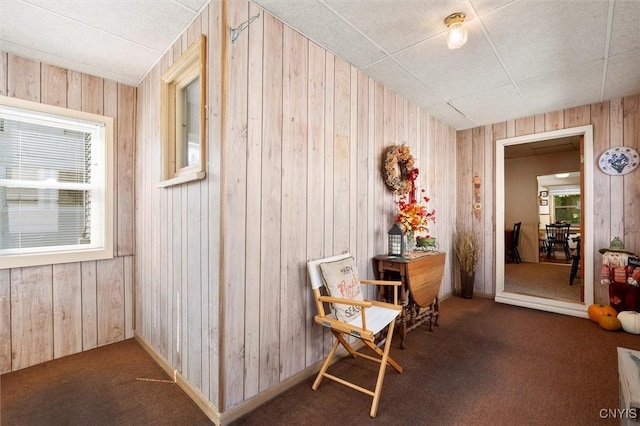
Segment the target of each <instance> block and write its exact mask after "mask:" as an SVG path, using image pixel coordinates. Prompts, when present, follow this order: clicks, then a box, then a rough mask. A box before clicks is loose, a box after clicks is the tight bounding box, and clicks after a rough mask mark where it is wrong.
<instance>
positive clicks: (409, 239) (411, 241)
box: [404, 231, 416, 252]
mask: <svg viewBox="0 0 640 426" xmlns="http://www.w3.org/2000/svg"><path fill="white" fill-rule="evenodd" d="M404 236H405V238H406V241H405V248H406V251H408V252H412V251H415V249H416V236H415V235H414V234H413V231H407V232H406V233H405V234H404Z"/></svg>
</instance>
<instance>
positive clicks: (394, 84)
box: [364, 59, 443, 106]
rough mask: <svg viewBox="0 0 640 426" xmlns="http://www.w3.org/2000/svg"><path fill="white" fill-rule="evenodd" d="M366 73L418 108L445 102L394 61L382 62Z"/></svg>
mask: <svg viewBox="0 0 640 426" xmlns="http://www.w3.org/2000/svg"><path fill="white" fill-rule="evenodd" d="M364 72H365V73H366V74H367V75H368V76H370V77H371V78H373V79H374V80H377V81H380V82H382V81H384V82H385V86H387V87H389V88H390V89H391V90H393V91H395V92H396V93H398V94H399V95H402V96H404V97H405V98H407V99H409V100H410V101H412V102H414V103H415V104H416V105H418V106H428V105H433V104H437V103H440V102H442V101H443V99H442V98H441V97H440V96H438V95H436V94H435V93H434V92H433V91H432V90H431V89H429V88H428V87H427V86H425V85H424V84H423V83H422V82H420V80H418V79H417V78H416V77H414V76H413V75H411V73H409V72H408V71H407V70H405V69H404V68H402V67H401V66H400V65H398V63H397V62H396V61H394V60H393V59H385V60H384V61H380V62H378V63H376V64H374V65H372V66H370V67H367V68H365V69H364Z"/></svg>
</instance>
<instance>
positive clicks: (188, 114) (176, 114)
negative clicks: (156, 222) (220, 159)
mask: <svg viewBox="0 0 640 426" xmlns="http://www.w3.org/2000/svg"><path fill="white" fill-rule="evenodd" d="M205 58H206V38H205V36H204V35H201V36H200V38H199V39H198V41H196V42H195V43H194V44H192V45H191V47H189V49H187V50H186V51H185V52H184V53H183V54H182V56H180V58H179V59H178V60H177V61H176V62H175V63H174V64H173V65H172V66H171V67H169V69H167V70H166V71H165V72H164V73H163V74H162V83H161V84H162V88H161V101H160V103H161V120H162V128H161V138H162V182H160V186H170V185H176V184H179V183H183V182H189V181H192V180H197V179H203V178H204V177H205V172H206V169H205V166H206V157H205V140H206V139H205V138H206V135H205V128H206V126H205V119H206V118H205V107H206V106H205V99H206V96H205V95H206V91H205V88H206V85H205V83H206V78H205V70H206V60H205Z"/></svg>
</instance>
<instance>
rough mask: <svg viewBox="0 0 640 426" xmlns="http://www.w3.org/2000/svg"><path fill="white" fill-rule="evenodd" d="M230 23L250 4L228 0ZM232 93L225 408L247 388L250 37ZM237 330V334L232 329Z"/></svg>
mask: <svg viewBox="0 0 640 426" xmlns="http://www.w3.org/2000/svg"><path fill="white" fill-rule="evenodd" d="M228 13H229V23H230V25H232V26H233V25H235V24H236V23H238V22H243V21H245V20H246V19H247V15H248V13H249V12H248V3H247V2H230V3H229V4H228ZM227 54H228V69H227V72H228V75H229V78H228V79H227V86H226V87H227V94H228V96H227V97H226V103H225V105H224V111H225V112H226V122H224V123H223V125H224V126H225V129H224V135H225V136H224V139H223V148H222V152H223V166H222V173H223V175H224V176H225V177H224V182H225V186H224V187H223V217H222V221H223V224H224V228H225V229H227V230H229V232H231V233H232V234H231V235H232V237H231V235H230V237H231V238H224V239H223V241H222V242H221V243H222V245H223V255H222V258H223V261H222V262H223V263H222V268H223V270H224V276H225V282H224V284H223V285H224V289H223V291H222V294H223V295H224V302H223V305H226V307H225V309H223V312H222V314H223V322H222V324H223V327H224V330H225V332H224V342H225V345H224V353H223V359H222V371H223V376H224V378H223V379H222V380H223V383H224V388H225V389H224V393H223V398H224V401H223V406H224V407H230V406H234V405H236V404H237V403H239V402H241V401H242V400H243V388H244V374H243V372H244V366H245V356H244V344H245V337H244V331H242V332H239V330H244V327H245V321H244V317H245V315H244V306H245V298H246V292H245V289H244V286H245V277H246V267H245V263H246V228H245V224H246V221H247V211H246V196H247V193H246V184H245V181H246V176H247V162H246V149H247V133H246V132H247V89H248V88H247V77H248V76H247V72H248V68H247V64H248V40H247V37H239V38H238V40H236V42H235V43H234V44H233V45H232V46H230V47H229V50H228V51H227ZM232 330H233V331H235V330H238V332H231V331H232Z"/></svg>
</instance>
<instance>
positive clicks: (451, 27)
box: [444, 12, 467, 49]
mask: <svg viewBox="0 0 640 426" xmlns="http://www.w3.org/2000/svg"><path fill="white" fill-rule="evenodd" d="M466 16H467V15H465V14H464V13H463V12H456V13H452V14H451V15H449V16H447V17H446V18H444V24H445V25H446V26H447V46H449V49H458V48H460V47H462V46H464V44H465V43H466V42H467V29H466V28H465V27H464V18H465V17H466Z"/></svg>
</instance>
